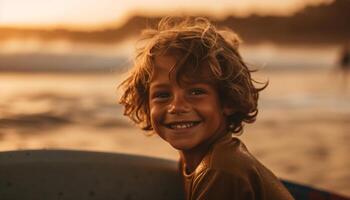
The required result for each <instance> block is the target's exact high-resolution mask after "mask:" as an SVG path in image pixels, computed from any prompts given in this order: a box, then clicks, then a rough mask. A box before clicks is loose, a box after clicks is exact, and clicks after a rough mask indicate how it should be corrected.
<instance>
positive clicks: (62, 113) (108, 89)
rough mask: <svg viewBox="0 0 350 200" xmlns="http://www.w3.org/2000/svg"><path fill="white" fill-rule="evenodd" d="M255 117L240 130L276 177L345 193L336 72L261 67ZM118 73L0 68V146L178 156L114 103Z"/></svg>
mask: <svg viewBox="0 0 350 200" xmlns="http://www.w3.org/2000/svg"><path fill="white" fill-rule="evenodd" d="M255 77H256V79H257V80H259V81H267V80H268V81H269V86H268V88H267V89H266V90H264V91H263V92H262V93H261V96H260V104H259V115H258V118H257V121H256V122H255V123H253V124H247V125H245V127H244V133H243V134H242V135H241V136H239V138H241V140H243V141H244V143H245V144H246V145H247V147H248V149H249V150H250V152H251V153H252V154H253V155H255V156H256V157H257V158H258V159H259V160H260V161H261V162H262V163H263V164H264V165H266V166H267V167H268V168H269V169H271V170H272V171H273V172H274V173H275V174H276V175H277V176H278V177H280V178H283V179H287V180H291V181H295V182H298V183H302V184H306V185H310V186H313V187H316V188H320V189H324V190H327V191H332V192H336V193H338V194H342V195H346V196H350V159H349V155H348V152H350V146H349V142H350V131H349V130H350V84H349V86H348V87H345V86H344V84H343V82H342V80H341V76H340V74H339V73H338V72H336V71H334V70H331V67H329V68H327V69H322V70H316V69H311V70H301V69H298V70H262V72H258V73H257V74H256V75H255ZM120 80H121V75H120V74H119V73H117V72H115V73H109V74H98V75H94V74H76V75H68V74H64V73H62V74H50V73H49V74H46V73H35V74H32V73H0V90H1V99H0V151H12V150H20V149H79V150H89V151H106V152H119V153H130V154H139V155H146V156H152V157H160V158H166V159H172V160H177V159H178V155H177V152H176V151H175V150H173V149H172V148H171V147H170V146H169V145H167V144H166V143H165V142H163V141H162V140H161V139H159V138H158V137H157V136H156V135H153V136H147V133H145V132H143V131H141V130H140V129H138V128H137V127H135V126H134V125H133V124H132V123H131V122H130V121H129V120H128V119H127V118H125V117H124V116H123V114H122V112H123V109H122V107H121V106H119V105H118V104H117V99H118V96H119V92H118V90H117V88H116V86H117V85H118V83H119V82H120Z"/></svg>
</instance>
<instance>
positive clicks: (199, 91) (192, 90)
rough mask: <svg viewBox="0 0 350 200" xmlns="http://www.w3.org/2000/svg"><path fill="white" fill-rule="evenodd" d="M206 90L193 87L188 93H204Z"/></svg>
mask: <svg viewBox="0 0 350 200" xmlns="http://www.w3.org/2000/svg"><path fill="white" fill-rule="evenodd" d="M205 93H206V91H205V90H204V89H202V88H193V89H191V90H190V94H191V95H202V94H205Z"/></svg>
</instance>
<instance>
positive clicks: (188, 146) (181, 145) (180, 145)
mask: <svg viewBox="0 0 350 200" xmlns="http://www.w3.org/2000/svg"><path fill="white" fill-rule="evenodd" d="M169 144H170V145H171V146H172V147H173V148H174V149H176V150H178V151H186V150H190V149H192V148H193V144H184V143H169Z"/></svg>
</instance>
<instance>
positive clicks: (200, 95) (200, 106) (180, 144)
mask: <svg viewBox="0 0 350 200" xmlns="http://www.w3.org/2000/svg"><path fill="white" fill-rule="evenodd" d="M175 63H176V58H175V57H173V56H157V57H156V58H155V66H156V67H155V70H154V74H153V78H152V80H151V83H150V93H149V106H150V119H151V124H152V127H153V129H154V131H155V132H156V133H157V134H158V135H159V136H160V137H162V138H163V139H164V140H165V141H167V142H168V143H169V144H170V145H172V146H173V147H174V148H176V149H178V150H190V149H193V148H194V147H197V146H198V145H199V144H202V143H204V142H207V141H209V140H210V139H213V138H214V137H217V136H219V135H222V134H224V133H226V127H227V126H226V117H225V114H229V112H230V109H228V108H225V107H223V106H222V105H221V103H220V99H219V95H218V93H217V91H216V89H215V87H214V86H213V85H212V84H210V83H209V82H206V81H203V79H202V80H201V81H199V80H196V79H195V78H196V77H193V80H189V81H190V82H191V83H190V84H188V83H184V84H181V86H179V84H178V83H177V82H176V80H175V79H173V78H172V79H171V80H169V71H170V69H171V67H172V66H174V65H175ZM172 73H173V72H172ZM172 75H173V74H172Z"/></svg>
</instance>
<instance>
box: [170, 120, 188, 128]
mask: <svg viewBox="0 0 350 200" xmlns="http://www.w3.org/2000/svg"><path fill="white" fill-rule="evenodd" d="M192 126H194V123H193V122H189V123H181V124H172V125H170V128H172V129H183V128H190V127H192Z"/></svg>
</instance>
